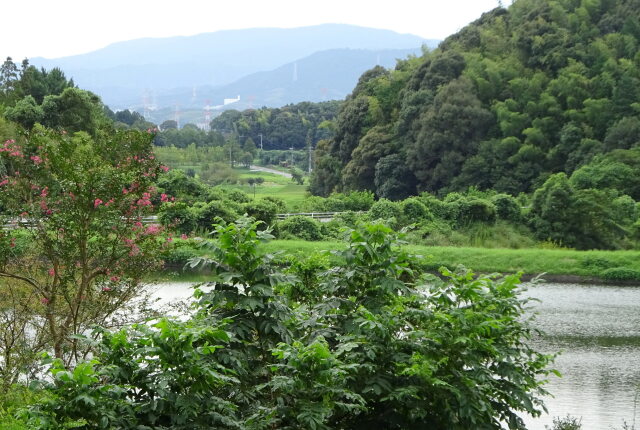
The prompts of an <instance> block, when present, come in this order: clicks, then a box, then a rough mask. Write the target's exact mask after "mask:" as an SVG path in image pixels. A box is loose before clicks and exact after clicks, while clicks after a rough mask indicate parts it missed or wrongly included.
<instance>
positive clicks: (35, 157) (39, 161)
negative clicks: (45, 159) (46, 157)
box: [31, 155, 42, 165]
mask: <svg viewBox="0 0 640 430" xmlns="http://www.w3.org/2000/svg"><path fill="white" fill-rule="evenodd" d="M31 161H33V162H34V163H35V164H36V165H37V164H40V163H42V158H40V157H38V156H37V155H32V156H31Z"/></svg>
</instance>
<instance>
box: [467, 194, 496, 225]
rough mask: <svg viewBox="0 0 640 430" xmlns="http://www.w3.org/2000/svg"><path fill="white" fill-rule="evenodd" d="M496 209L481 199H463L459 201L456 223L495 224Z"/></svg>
mask: <svg viewBox="0 0 640 430" xmlns="http://www.w3.org/2000/svg"><path fill="white" fill-rule="evenodd" d="M496 215H497V214H496V207H495V206H494V205H493V203H491V202H489V201H487V200H482V199H476V198H471V199H464V200H461V201H460V211H459V213H458V223H459V224H461V225H465V224H470V223H472V222H485V223H494V222H496Z"/></svg>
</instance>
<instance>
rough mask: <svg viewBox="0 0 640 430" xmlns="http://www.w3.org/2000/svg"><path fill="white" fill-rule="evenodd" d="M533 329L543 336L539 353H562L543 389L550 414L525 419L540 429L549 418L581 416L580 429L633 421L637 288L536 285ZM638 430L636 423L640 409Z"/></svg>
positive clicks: (639, 331) (638, 350)
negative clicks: (554, 371)
mask: <svg viewBox="0 0 640 430" xmlns="http://www.w3.org/2000/svg"><path fill="white" fill-rule="evenodd" d="M527 294H528V295H529V296H530V297H534V298H536V299H539V300H540V302H539V303H537V304H535V305H534V307H535V311H536V312H537V322H536V326H537V327H539V328H541V329H542V330H543V331H544V332H545V333H546V334H545V336H544V337H543V338H541V339H538V340H537V341H536V343H537V344H538V348H539V350H542V351H545V352H555V351H561V355H560V356H559V357H558V358H557V359H556V362H555V368H556V369H558V370H559V371H560V372H561V373H562V374H563V377H562V378H557V377H555V376H552V377H551V379H550V382H549V384H548V385H547V389H548V391H549V392H550V393H552V394H553V395H554V398H549V399H547V400H546V404H547V408H548V410H549V414H548V415H546V416H543V417H541V418H538V419H528V420H527V423H528V427H529V429H530V430H543V429H544V428H545V425H549V426H550V425H551V423H552V417H554V416H566V415H567V414H571V415H573V416H576V417H582V426H583V429H584V430H591V429H595V430H600V429H603V430H607V429H611V428H616V429H622V424H623V420H626V421H627V423H628V424H632V423H633V419H634V408H635V400H636V399H637V397H636V396H637V393H638V389H639V387H638V384H640V288H638V287H614V286H597V285H572V284H540V285H535V286H532V287H530V288H529V290H528V293H527ZM637 409H638V413H637V414H636V427H637V425H638V424H640V406H638V408H637Z"/></svg>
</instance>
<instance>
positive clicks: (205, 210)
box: [192, 200, 240, 230]
mask: <svg viewBox="0 0 640 430" xmlns="http://www.w3.org/2000/svg"><path fill="white" fill-rule="evenodd" d="M235 206H237V204H235V202H230V201H224V200H221V201H217V200H213V201H210V202H209V203H197V204H195V205H194V206H193V209H192V210H193V212H194V214H195V217H196V223H197V225H198V227H200V228H203V229H206V230H211V227H212V226H213V225H214V224H217V223H218V222H219V221H220V220H222V221H224V222H232V221H233V220H235V219H237V218H238V216H239V215H240V214H239V213H238V212H237V211H236V210H234V207H235Z"/></svg>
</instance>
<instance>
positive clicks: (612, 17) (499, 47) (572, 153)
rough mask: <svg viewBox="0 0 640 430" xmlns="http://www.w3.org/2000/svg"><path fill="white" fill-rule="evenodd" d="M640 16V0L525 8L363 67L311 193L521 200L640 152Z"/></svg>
mask: <svg viewBox="0 0 640 430" xmlns="http://www.w3.org/2000/svg"><path fill="white" fill-rule="evenodd" d="M639 18H640V1H638V0H516V1H515V2H514V3H513V4H512V5H511V6H510V7H509V8H508V9H505V8H496V9H494V10H493V11H490V12H488V13H486V14H484V15H483V16H482V17H481V18H480V19H478V20H477V21H475V22H473V23H471V24H470V25H468V26H467V27H465V28H463V29H462V30H461V31H460V32H458V33H457V34H454V35H452V36H450V37H449V38H447V39H446V40H445V41H444V42H443V43H442V44H441V45H440V46H439V48H438V49H436V50H434V51H432V52H430V53H427V54H425V55H424V56H422V57H420V58H409V59H407V60H404V61H401V62H399V64H398V65H397V67H396V68H395V69H394V70H391V71H390V70H386V69H383V68H379V67H378V68H374V69H372V70H370V71H368V72H366V73H365V74H364V75H362V76H361V78H360V81H359V83H358V85H357V86H356V87H355V89H354V90H353V92H352V94H351V95H350V96H349V97H347V100H346V103H345V104H344V105H343V107H342V110H341V112H340V114H339V116H338V119H337V132H336V135H335V138H333V139H332V140H330V141H326V142H323V143H321V144H319V145H318V148H317V150H316V169H315V171H314V175H313V181H312V186H311V190H312V192H313V193H315V194H319V195H328V194H329V193H330V192H332V191H336V190H337V191H348V190H351V189H360V190H362V189H369V190H372V191H374V192H376V194H377V195H378V196H381V197H389V198H394V199H397V198H401V197H404V196H406V195H411V194H415V193H417V192H419V191H431V192H438V193H446V192H451V191H457V190H464V189H467V188H468V187H469V186H475V187H478V188H480V189H495V190H497V191H499V192H507V193H511V194H517V193H519V192H531V191H533V190H535V189H536V188H539V187H540V186H541V185H542V184H543V183H544V182H545V181H546V179H547V178H549V177H550V176H551V175H552V174H554V173H558V172H565V173H566V174H567V175H568V176H571V174H572V173H573V172H574V171H576V170H577V169H579V168H580V167H582V166H585V165H589V163H596V164H598V163H600V164H599V165H602V157H603V155H602V154H607V153H610V152H612V151H615V150H617V151H618V152H619V151H621V150H622V151H628V150H630V149H632V148H634V147H636V146H637V145H638V143H639V142H640V118H639V116H638V114H639V113H640V71H639V70H640V69H639V67H638V66H639V65H640V53H639V50H638V47H639V43H640V40H639V39H640V19H639ZM631 153H632V154H636V155H635V156H632V155H629V156H627V158H632V159H634V160H635V159H638V155H637V154H639V153H638V152H637V151H631ZM618 158H625V157H624V156H619V157H618ZM634 163H635V161H634V162H629V163H627V165H635V164H634ZM600 173H602V172H600ZM583 176H584V175H583ZM627 188H628V187H627ZM625 192H626V193H628V194H630V195H633V194H636V195H637V194H638V190H631V192H630V191H629V190H625Z"/></svg>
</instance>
